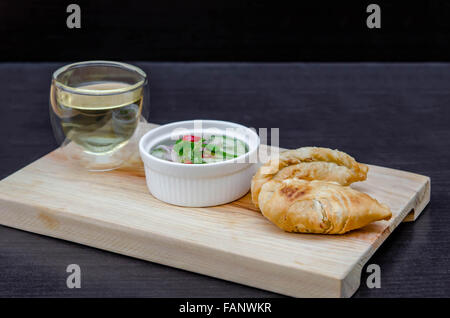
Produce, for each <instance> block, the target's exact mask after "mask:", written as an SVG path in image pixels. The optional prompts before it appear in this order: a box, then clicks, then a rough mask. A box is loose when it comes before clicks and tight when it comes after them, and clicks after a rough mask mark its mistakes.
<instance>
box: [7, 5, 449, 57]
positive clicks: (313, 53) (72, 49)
mask: <svg viewBox="0 0 450 318" xmlns="http://www.w3.org/2000/svg"><path fill="white" fill-rule="evenodd" d="M70 3H76V4H79V5H80V7H81V26H82V27H81V29H68V28H67V26H66V18H67V16H68V15H69V14H68V13H66V7H67V6H68V5H69V4H70ZM369 3H377V4H379V5H380V7H381V21H382V22H381V23H382V27H381V29H368V28H367V26H366V18H367V16H368V13H366V7H367V5H368V4H369ZM87 59H115V60H153V61H449V60H450V1H448V0H436V1H433V0H429V1H426V0H422V1H379V0H372V1H363V0H357V1H349V0H346V1H320V0H318V1H300V0H298V1H295V2H282V1H275V0H272V1H256V0H253V1H249V0H239V1H237V0H228V1H220V0H190V1H189V0H164V1H160V0H158V1H151V0H147V1H136V0H124V1H121V2H117V3H116V2H114V1H107V0H98V1H93V0H91V1H85V0H70V1H48V0H44V1H19V0H2V1H1V2H0V61H55V60H56V61H72V60H77V61H78V60H87Z"/></svg>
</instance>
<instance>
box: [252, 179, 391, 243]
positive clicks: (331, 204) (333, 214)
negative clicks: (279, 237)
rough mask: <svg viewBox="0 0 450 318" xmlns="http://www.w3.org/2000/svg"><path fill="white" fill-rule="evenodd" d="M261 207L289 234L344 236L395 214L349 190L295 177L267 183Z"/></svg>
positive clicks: (360, 193)
mask: <svg viewBox="0 0 450 318" xmlns="http://www.w3.org/2000/svg"><path fill="white" fill-rule="evenodd" d="M259 206H260V209H261V212H262V214H263V215H264V216H265V217H266V218H267V219H269V220H270V221H271V222H273V223H274V224H275V225H277V226H278V227H279V228H281V229H283V230H285V231H287V232H302V233H322V234H343V233H346V232H348V231H350V230H353V229H357V228H360V227H363V226H365V225H367V224H369V223H371V222H374V221H378V220H388V219H390V217H391V215H392V213H391V211H390V209H389V208H388V207H387V206H386V205H384V204H381V203H379V202H378V201H377V200H375V199H373V198H372V197H370V196H369V195H367V194H365V193H362V192H359V191H356V190H354V189H352V188H350V187H346V186H341V185H340V184H337V183H334V182H324V181H305V180H300V179H296V178H293V179H286V180H283V181H276V180H271V181H268V182H266V183H265V184H264V185H263V186H262V188H261V192H260V194H259Z"/></svg>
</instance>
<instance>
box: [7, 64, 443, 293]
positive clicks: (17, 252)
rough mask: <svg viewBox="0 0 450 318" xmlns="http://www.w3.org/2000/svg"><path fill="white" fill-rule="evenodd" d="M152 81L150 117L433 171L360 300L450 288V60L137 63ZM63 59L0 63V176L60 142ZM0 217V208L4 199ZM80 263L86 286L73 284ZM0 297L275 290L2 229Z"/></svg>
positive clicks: (375, 260) (382, 250) (381, 250)
mask: <svg viewBox="0 0 450 318" xmlns="http://www.w3.org/2000/svg"><path fill="white" fill-rule="evenodd" d="M135 64H137V65H139V66H141V67H142V68H143V69H144V70H145V71H146V72H147V73H148V74H149V77H150V90H151V110H150V118H149V121H150V122H155V123H159V124H164V123H168V122H171V121H176V120H183V119H194V118H210V119H222V120H230V121H235V122H239V123H242V124H244V125H247V126H252V127H258V128H259V127H268V128H271V127H279V128H280V145H281V147H285V148H294V147H299V146H306V145H317V146H324V147H332V148H338V149H341V150H344V151H346V152H348V153H350V154H352V155H354V156H355V157H356V158H357V159H358V160H359V161H361V162H366V163H371V164H375V165H381V166H387V167H391V168H395V169H402V170H407V171H412V172H415V173H419V174H423V175H427V176H430V177H431V180H432V194H431V203H430V204H429V205H428V207H427V208H426V210H425V211H424V212H423V214H422V215H421V216H420V218H419V219H418V220H417V221H416V222H414V223H404V224H401V225H400V226H399V227H398V228H397V229H396V230H395V231H394V233H393V234H392V235H390V237H389V238H388V239H387V240H386V242H385V243H384V244H383V245H382V246H381V247H380V248H379V250H378V251H377V252H376V253H375V255H374V256H373V257H372V258H371V259H370V260H369V261H368V264H373V263H375V264H378V265H380V267H381V288H380V289H369V288H368V287H367V286H366V284H365V281H366V278H367V276H368V274H367V273H366V267H365V268H364V269H363V274H362V279H361V287H360V288H359V290H358V291H357V292H356V294H355V297H408V296H412V297H416V296H426V297H429V296H432V297H439V296H446V297H449V296H450V193H449V192H450V164H449V161H450V125H449V120H450V64H373V63H367V64H366V63H364V64H313V63H310V64H302V63H289V64H251V63H250V64H248V63H245V64H243V63H234V64H230V63H195V64H190V63H135ZM61 65H62V64H60V63H42V64H31V63H17V64H5V63H3V64H1V63H0V114H1V116H0V120H1V125H0V140H1V142H0V162H1V165H0V177H1V178H4V177H6V176H8V175H9V174H11V173H13V172H14V171H16V170H18V169H20V168H22V167H24V166H25V165H27V164H28V163H31V162H32V161H34V160H36V159H38V158H39V157H41V156H43V155H45V154H46V153H48V152H50V151H51V150H53V149H54V148H55V147H56V146H57V145H56V142H55V141H54V138H53V135H52V131H51V127H50V121H49V116H48V94H49V85H50V77H51V74H52V71H53V70H55V69H56V68H57V67H59V66H61ZM0 213H1V207H0ZM72 263H75V264H79V265H80V267H81V272H82V288H80V289H68V288H67V287H66V277H67V275H68V274H67V273H66V266H67V265H68V264H72ZM0 296H2V297H11V296H16V297H23V296H50V297H55V296H56V297H59V296H62V297H277V296H279V295H276V294H273V293H270V292H267V291H263V290H258V289H254V288H250V287H246V286H242V285H239V284H234V283H231V282H226V281H223V280H219V279H214V278H210V277H207V276H202V275H198V274H194V273H190V272H186V271H182V270H178V269H174V268H170V267H166V266H162V265H158V264H153V263H149V262H145V261H141V260H138V259H133V258H130V257H126V256H121V255H117V254H113V253H109V252H105V251H101V250H98V249H94V248H90V247H86V246H82V245H78V244H75V243H71V242H66V241H62V240H57V239H53V238H49V237H45V236H40V235H37V234H32V233H28V232H24V231H20V230H16V229H12V228H8V227H4V226H0Z"/></svg>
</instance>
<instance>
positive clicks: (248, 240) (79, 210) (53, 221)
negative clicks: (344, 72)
mask: <svg viewBox="0 0 450 318" xmlns="http://www.w3.org/2000/svg"><path fill="white" fill-rule="evenodd" d="M352 187H354V188H355V189H358V190H361V191H364V192H366V193H368V194H370V195H371V196H373V197H375V198H376V199H377V200H379V201H381V202H383V203H386V204H387V205H388V206H389V207H390V208H391V210H392V212H393V217H392V218H391V219H390V220H389V221H380V222H375V223H372V224H370V225H368V226H366V227H364V228H362V229H360V230H356V231H353V232H350V233H348V234H346V235H314V234H293V233H285V232H283V231H282V230H280V229H278V228H277V227H276V226H274V225H272V224H271V223H270V222H269V221H268V220H266V219H265V218H264V217H263V216H262V215H261V214H260V213H259V211H258V210H257V209H255V208H254V206H253V205H252V203H251V200H250V197H249V195H246V196H245V197H243V198H241V199H240V200H238V201H235V202H233V203H230V204H226V205H222V206H217V207H211V208H182V207H177V206H172V205H169V204H165V203H163V202H161V201H159V200H157V199H155V198H154V197H153V196H151V195H150V194H149V192H148V190H147V187H146V184H145V178H144V175H143V169H142V167H141V163H140V162H139V161H138V160H136V161H135V162H130V164H129V165H128V166H126V167H124V168H122V169H120V170H116V171H112V172H99V173H94V172H87V171H84V170H81V169H79V168H77V167H75V166H73V165H71V164H70V163H69V162H67V161H66V160H65V157H64V156H63V155H62V153H61V151H60V150H55V151H53V152H51V153H49V154H48V155H46V156H44V157H42V158H41V159H39V160H37V161H35V162H33V163H32V164H30V165H28V166H27V167H25V168H23V169H21V170H19V171H17V172H16V173H14V174H12V175H11V176H9V177H7V178H5V179H3V180H2V181H0V224H3V225H6V226H10V227H14V228H18V229H22V230H26V231H30V232H34V233H39V234H43V235H48V236H52V237H56V238H60V239H64V240H68V241H73V242H77V243H80V244H85V245H88V246H93V247H96V248H100V249H104V250H108V251H112V252H115V253H120V254H124V255H129V256H132V257H136V258H140V259H144V260H148V261H152V262H156V263H160V264H165V265H168V266H172V267H177V268H182V269H185V270H189V271H193V272H197V273H201V274H205V275H209V276H213V277H218V278H221V279H225V280H229V281H233V282H237V283H241V284H244V285H249V286H253V287H258V288H262V289H266V290H270V291H273V292H277V293H281V294H285V295H290V296H296V297H350V296H351V295H352V294H353V293H354V292H355V291H356V290H357V289H358V287H359V284H360V277H361V269H362V267H363V266H364V264H365V263H366V261H367V260H368V259H369V258H370V257H371V255H372V254H373V253H374V252H375V251H376V249H377V248H378V247H379V246H380V245H381V244H382V243H383V241H384V240H385V239H386V238H387V236H388V235H389V234H390V233H391V232H392V231H393V230H394V229H395V227H396V226H397V225H398V224H399V223H400V222H402V221H403V220H405V221H413V220H415V219H416V218H417V217H418V215H419V214H420V213H421V212H422V210H423V209H424V207H425V206H426V205H427V203H428V202H429V200H430V179H429V178H428V177H425V176H422V175H417V174H414V173H409V172H405V171H399V170H392V169H388V168H383V167H377V166H370V170H369V175H368V179H367V180H366V181H365V182H361V183H357V184H354V185H352ZM392 244H395V242H392ZM380 265H382V264H380Z"/></svg>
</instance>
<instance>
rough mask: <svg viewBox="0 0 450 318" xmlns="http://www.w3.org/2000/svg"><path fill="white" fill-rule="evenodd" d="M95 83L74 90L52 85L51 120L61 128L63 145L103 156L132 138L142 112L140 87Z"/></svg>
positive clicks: (114, 83) (125, 84) (118, 83)
mask: <svg viewBox="0 0 450 318" xmlns="http://www.w3.org/2000/svg"><path fill="white" fill-rule="evenodd" d="M129 88H130V84H127V83H120V82H94V83H89V84H83V85H81V86H78V87H76V88H75V90H76V93H74V92H73V90H70V91H69V90H64V88H60V87H57V86H56V85H52V88H51V89H52V93H51V96H52V99H51V108H52V110H51V111H52V112H53V114H52V120H55V121H57V123H56V124H57V125H54V127H61V129H62V133H63V134H64V136H65V139H66V141H65V143H68V142H70V141H72V142H75V143H76V144H78V145H80V146H81V147H82V148H83V149H84V151H85V152H88V153H92V154H106V153H109V152H112V151H115V150H117V149H118V148H120V147H122V146H123V145H125V144H126V143H127V142H128V140H129V139H130V138H131V137H132V136H133V134H134V132H135V130H136V127H137V125H138V122H139V117H140V114H141V111H142V102H143V95H142V87H138V88H136V89H134V90H131V91H128V89H129Z"/></svg>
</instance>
